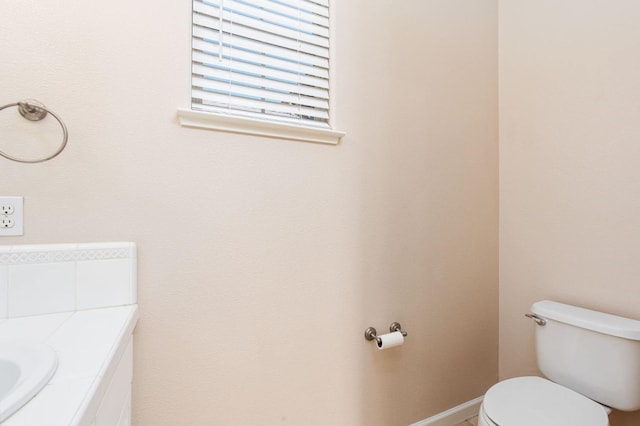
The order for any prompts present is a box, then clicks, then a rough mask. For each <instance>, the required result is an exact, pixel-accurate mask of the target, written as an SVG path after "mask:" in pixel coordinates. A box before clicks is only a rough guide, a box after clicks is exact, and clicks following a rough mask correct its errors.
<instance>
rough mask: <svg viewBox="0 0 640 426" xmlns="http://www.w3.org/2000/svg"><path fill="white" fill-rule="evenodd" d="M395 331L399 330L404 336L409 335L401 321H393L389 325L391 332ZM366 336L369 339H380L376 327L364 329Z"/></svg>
mask: <svg viewBox="0 0 640 426" xmlns="http://www.w3.org/2000/svg"><path fill="white" fill-rule="evenodd" d="M395 331H399V332H400V333H402V336H403V337H407V332H406V331H404V330H403V329H402V326H401V325H400V323H399V322H392V323H391V325H390V326H389V332H390V333H393V332H395ZM364 338H365V339H366V340H368V341H371V340H376V341H378V332H377V331H376V329H375V328H373V327H368V328H367V329H366V330H365V331H364ZM378 343H379V342H378Z"/></svg>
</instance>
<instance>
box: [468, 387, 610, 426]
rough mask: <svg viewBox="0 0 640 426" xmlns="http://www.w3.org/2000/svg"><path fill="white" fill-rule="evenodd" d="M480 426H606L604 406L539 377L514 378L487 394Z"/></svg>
mask: <svg viewBox="0 0 640 426" xmlns="http://www.w3.org/2000/svg"><path fill="white" fill-rule="evenodd" d="M478 425H479V426H608V425H609V418H608V412H607V409H606V408H605V407H603V406H602V405H600V404H598V403H597V402H595V401H592V400H590V399H589V398H587V397H585V396H583V395H580V394H579V393H577V392H575V391H572V390H571V389H568V388H566V387H564V386H560V385H558V384H556V383H553V382H552V381H550V380H547V379H543V378H541V377H517V378H514V379H509V380H504V381H502V382H500V383H498V384H497V385H494V386H493V387H492V388H491V389H489V391H488V392H487V393H486V395H485V397H484V400H483V402H482V405H481V406H480V413H479V415H478Z"/></svg>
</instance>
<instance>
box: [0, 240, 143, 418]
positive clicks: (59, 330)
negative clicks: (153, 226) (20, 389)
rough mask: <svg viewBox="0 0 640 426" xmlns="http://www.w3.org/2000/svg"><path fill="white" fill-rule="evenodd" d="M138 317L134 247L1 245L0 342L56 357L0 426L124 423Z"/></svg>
mask: <svg viewBox="0 0 640 426" xmlns="http://www.w3.org/2000/svg"><path fill="white" fill-rule="evenodd" d="M137 319H138V307H137V300H136V247H135V244H133V243H99V244H77V245H76V244H64V245H38V246H3V247H0V341H1V342H11V341H12V339H14V340H17V341H30V342H40V343H45V344H46V345H48V346H49V347H51V348H52V349H53V350H54V351H55V354H56V357H57V369H56V371H55V373H54V375H53V377H52V378H51V379H50V380H49V381H48V383H47V384H46V385H45V386H44V387H43V388H42V390H41V391H39V392H38V393H37V394H36V395H35V397H33V398H32V399H31V400H30V401H28V402H27V403H26V404H25V405H23V406H22V407H21V408H19V409H18V410H17V411H15V412H14V413H13V414H12V415H10V416H9V417H8V418H6V420H4V421H3V422H2V423H1V424H2V425H6V426H23V425H30V426H36V425H47V426H53V425H83V426H84V425H86V426H91V425H95V426H99V425H109V426H114V425H130V424H131V384H132V378H133V374H132V372H133V330H134V328H135V325H136V322H137ZM5 344H6V343H5ZM1 401H2V400H0V402H1Z"/></svg>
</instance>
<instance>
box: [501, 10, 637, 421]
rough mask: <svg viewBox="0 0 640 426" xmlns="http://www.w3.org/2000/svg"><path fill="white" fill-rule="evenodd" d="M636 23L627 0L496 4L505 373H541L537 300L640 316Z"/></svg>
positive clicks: (634, 417) (620, 418)
mask: <svg viewBox="0 0 640 426" xmlns="http://www.w3.org/2000/svg"><path fill="white" fill-rule="evenodd" d="M638 22H640V3H638V2H634V1H626V0H613V1H612V0H594V1H587V2H579V1H563V2H558V1H553V0H544V1H536V2H531V1H525V0H512V1H505V2H500V376H501V378H506V377H511V376H514V375H521V374H526V373H536V372H537V371H536V368H535V360H534V354H533V342H532V337H533V335H532V333H533V326H532V325H531V322H530V321H528V320H526V319H525V318H523V316H522V315H523V314H524V313H525V312H527V310H528V309H529V306H530V305H531V303H533V302H534V301H536V300H540V299H554V300H558V301H563V302H568V303H574V304H577V305H581V306H585V307H590V308H595V309H601V310H605V311H608V312H613V313H617V314H621V315H627V316H631V317H634V318H640V315H639V314H638V300H640V286H638V279H639V277H640V262H638V256H637V255H638V244H639V243H638V241H640V219H639V217H640V216H639V214H638V213H639V210H640V191H639V186H638V184H639V183H640V167H638V160H639V159H640V144H639V143H638V141H639V140H640V120H639V117H640V101H638V99H640V79H639V78H638V76H640V56H638V51H639V48H640V45H639V44H638V39H639V38H640V27H638ZM639 423H640V416H639V415H637V414H636V415H625V416H621V415H614V416H613V417H612V425H613V426H620V425H629V426H631V425H637V424H639Z"/></svg>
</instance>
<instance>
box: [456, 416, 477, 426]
mask: <svg viewBox="0 0 640 426" xmlns="http://www.w3.org/2000/svg"><path fill="white" fill-rule="evenodd" d="M456 426H478V416H475V417H471V418H470V419H467V420H465V421H464V422H462V423H458V424H457V425H456Z"/></svg>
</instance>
